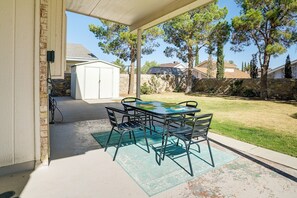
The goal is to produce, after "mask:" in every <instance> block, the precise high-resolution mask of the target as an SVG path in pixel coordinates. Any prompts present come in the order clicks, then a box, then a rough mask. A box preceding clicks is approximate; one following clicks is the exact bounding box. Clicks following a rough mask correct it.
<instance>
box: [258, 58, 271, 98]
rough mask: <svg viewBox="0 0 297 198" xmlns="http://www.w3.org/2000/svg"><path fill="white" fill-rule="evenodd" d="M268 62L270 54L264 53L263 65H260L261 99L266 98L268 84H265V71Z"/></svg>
mask: <svg viewBox="0 0 297 198" xmlns="http://www.w3.org/2000/svg"><path fill="white" fill-rule="evenodd" d="M269 62H270V55H267V54H266V53H265V54H264V61H263V65H262V66H261V83H260V85H261V88H260V97H261V98H262V99H267V98H268V90H267V88H268V85H267V72H268V67H269Z"/></svg>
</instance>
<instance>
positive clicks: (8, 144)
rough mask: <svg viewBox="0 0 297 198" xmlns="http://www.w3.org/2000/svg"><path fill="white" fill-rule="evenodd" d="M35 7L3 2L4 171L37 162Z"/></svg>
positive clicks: (0, 123)
mask: <svg viewBox="0 0 297 198" xmlns="http://www.w3.org/2000/svg"><path fill="white" fill-rule="evenodd" d="M34 5H35V0H26V1H23V0H1V1H0V30H1V31H0V60H1V62H0V66H1V67H0V68H1V73H0V90H1V97H0V109H1V111H0V167H2V166H7V165H13V164H17V163H22V162H28V161H33V160H34V153H35V152H34V138H35V137H34V75H33V74H34V55H35V51H34V41H35V38H34V33H35V28H34V26H35V25H34V22H35V21H34V19H35V14H34V13H35V7H34Z"/></svg>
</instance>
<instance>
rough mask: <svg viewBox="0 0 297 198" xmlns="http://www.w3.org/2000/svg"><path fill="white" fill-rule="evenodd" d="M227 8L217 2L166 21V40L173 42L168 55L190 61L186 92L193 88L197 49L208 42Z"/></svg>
mask: <svg viewBox="0 0 297 198" xmlns="http://www.w3.org/2000/svg"><path fill="white" fill-rule="evenodd" d="M226 14H227V8H222V9H220V8H219V7H218V5H217V4H216V3H211V4H208V5H206V6H205V7H203V8H199V9H196V10H193V11H190V12H187V13H185V14H183V15H181V16H178V17H175V18H174V19H172V20H170V21H168V22H166V23H164V25H163V29H164V32H165V38H164V40H165V42H167V43H169V44H172V45H171V46H168V47H166V49H165V51H164V53H165V55H166V56H167V57H173V56H174V55H175V56H176V57H177V58H179V59H181V60H182V61H183V62H188V74H187V82H186V85H187V86H186V93H188V92H190V91H191V89H192V70H193V62H194V57H195V56H196V54H197V53H196V52H197V50H199V49H200V48H201V47H203V46H205V45H206V44H207V40H208V36H209V34H210V32H212V29H213V28H214V26H215V23H216V22H217V21H219V20H221V19H223V18H224V17H225V16H226Z"/></svg>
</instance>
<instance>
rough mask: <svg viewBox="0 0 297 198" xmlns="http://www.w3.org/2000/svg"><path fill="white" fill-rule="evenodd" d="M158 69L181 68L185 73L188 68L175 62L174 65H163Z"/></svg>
mask: <svg viewBox="0 0 297 198" xmlns="http://www.w3.org/2000/svg"><path fill="white" fill-rule="evenodd" d="M158 67H167V68H179V69H180V70H182V71H185V70H186V69H187V68H188V66H186V65H184V64H182V63H179V62H176V61H174V62H173V63H163V64H160V65H159V66H158Z"/></svg>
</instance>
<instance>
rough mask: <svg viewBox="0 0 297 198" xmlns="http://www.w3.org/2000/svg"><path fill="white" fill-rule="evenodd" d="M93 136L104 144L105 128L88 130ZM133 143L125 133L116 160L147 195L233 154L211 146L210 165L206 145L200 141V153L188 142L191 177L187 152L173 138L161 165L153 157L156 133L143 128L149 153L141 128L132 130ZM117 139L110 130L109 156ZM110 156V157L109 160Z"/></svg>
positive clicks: (209, 167)
mask: <svg viewBox="0 0 297 198" xmlns="http://www.w3.org/2000/svg"><path fill="white" fill-rule="evenodd" d="M159 130H160V129H159ZM92 135H93V137H94V138H95V140H96V141H97V142H98V143H99V144H100V145H101V146H102V147H104V146H105V142H106V139H107V138H108V135H109V132H100V133H93V134H92ZM135 136H136V141H137V144H136V145H135V144H134V143H133V140H132V139H130V138H129V134H126V135H125V137H124V138H123V142H122V145H121V147H120V148H119V151H118V154H117V157H116V161H117V162H118V163H119V164H120V165H121V166H122V168H123V169H124V170H125V171H126V172H127V173H128V174H129V175H130V176H131V177H132V178H133V179H134V180H135V181H136V183H137V184H138V185H139V186H140V187H141V188H142V189H143V190H144V191H145V192H146V193H147V194H148V195H149V196H152V195H155V194H157V193H160V192H162V191H165V190H167V189H169V188H172V187H174V186H177V185H179V184H182V183H184V182H186V181H189V180H192V179H194V178H195V177H198V176H200V175H202V174H204V173H206V172H209V171H211V170H213V169H215V168H218V167H220V166H222V165H224V164H226V163H228V162H231V161H232V160H234V159H236V158H237V157H236V155H233V154H231V153H228V152H226V151H221V150H218V149H216V148H213V147H212V148H211V149H212V154H213V158H214V163H215V167H212V166H211V159H210V155H209V151H208V147H207V145H206V144H204V143H200V144H199V145H200V153H199V152H198V147H197V146H196V145H192V146H191V161H192V166H193V171H194V177H192V176H190V175H189V174H188V172H186V170H187V171H189V164H188V159H187V155H186V153H185V150H184V148H182V146H176V144H175V142H176V140H175V139H173V138H172V139H169V143H168V148H167V149H166V157H165V160H164V161H162V164H161V166H159V165H158V164H157V161H156V151H157V152H158V147H160V145H161V137H160V135H158V134H156V133H153V135H150V134H149V133H148V132H147V139H148V143H149V145H150V153H147V150H146V144H145V140H144V138H143V131H135ZM118 140H119V134H118V133H117V132H113V134H112V137H111V140H110V143H109V146H108V148H107V152H108V153H109V154H110V155H111V156H112V157H113V155H114V152H115V149H116V148H115V145H117V142H118ZM180 142H181V141H180ZM112 157H111V159H110V160H112Z"/></svg>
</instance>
